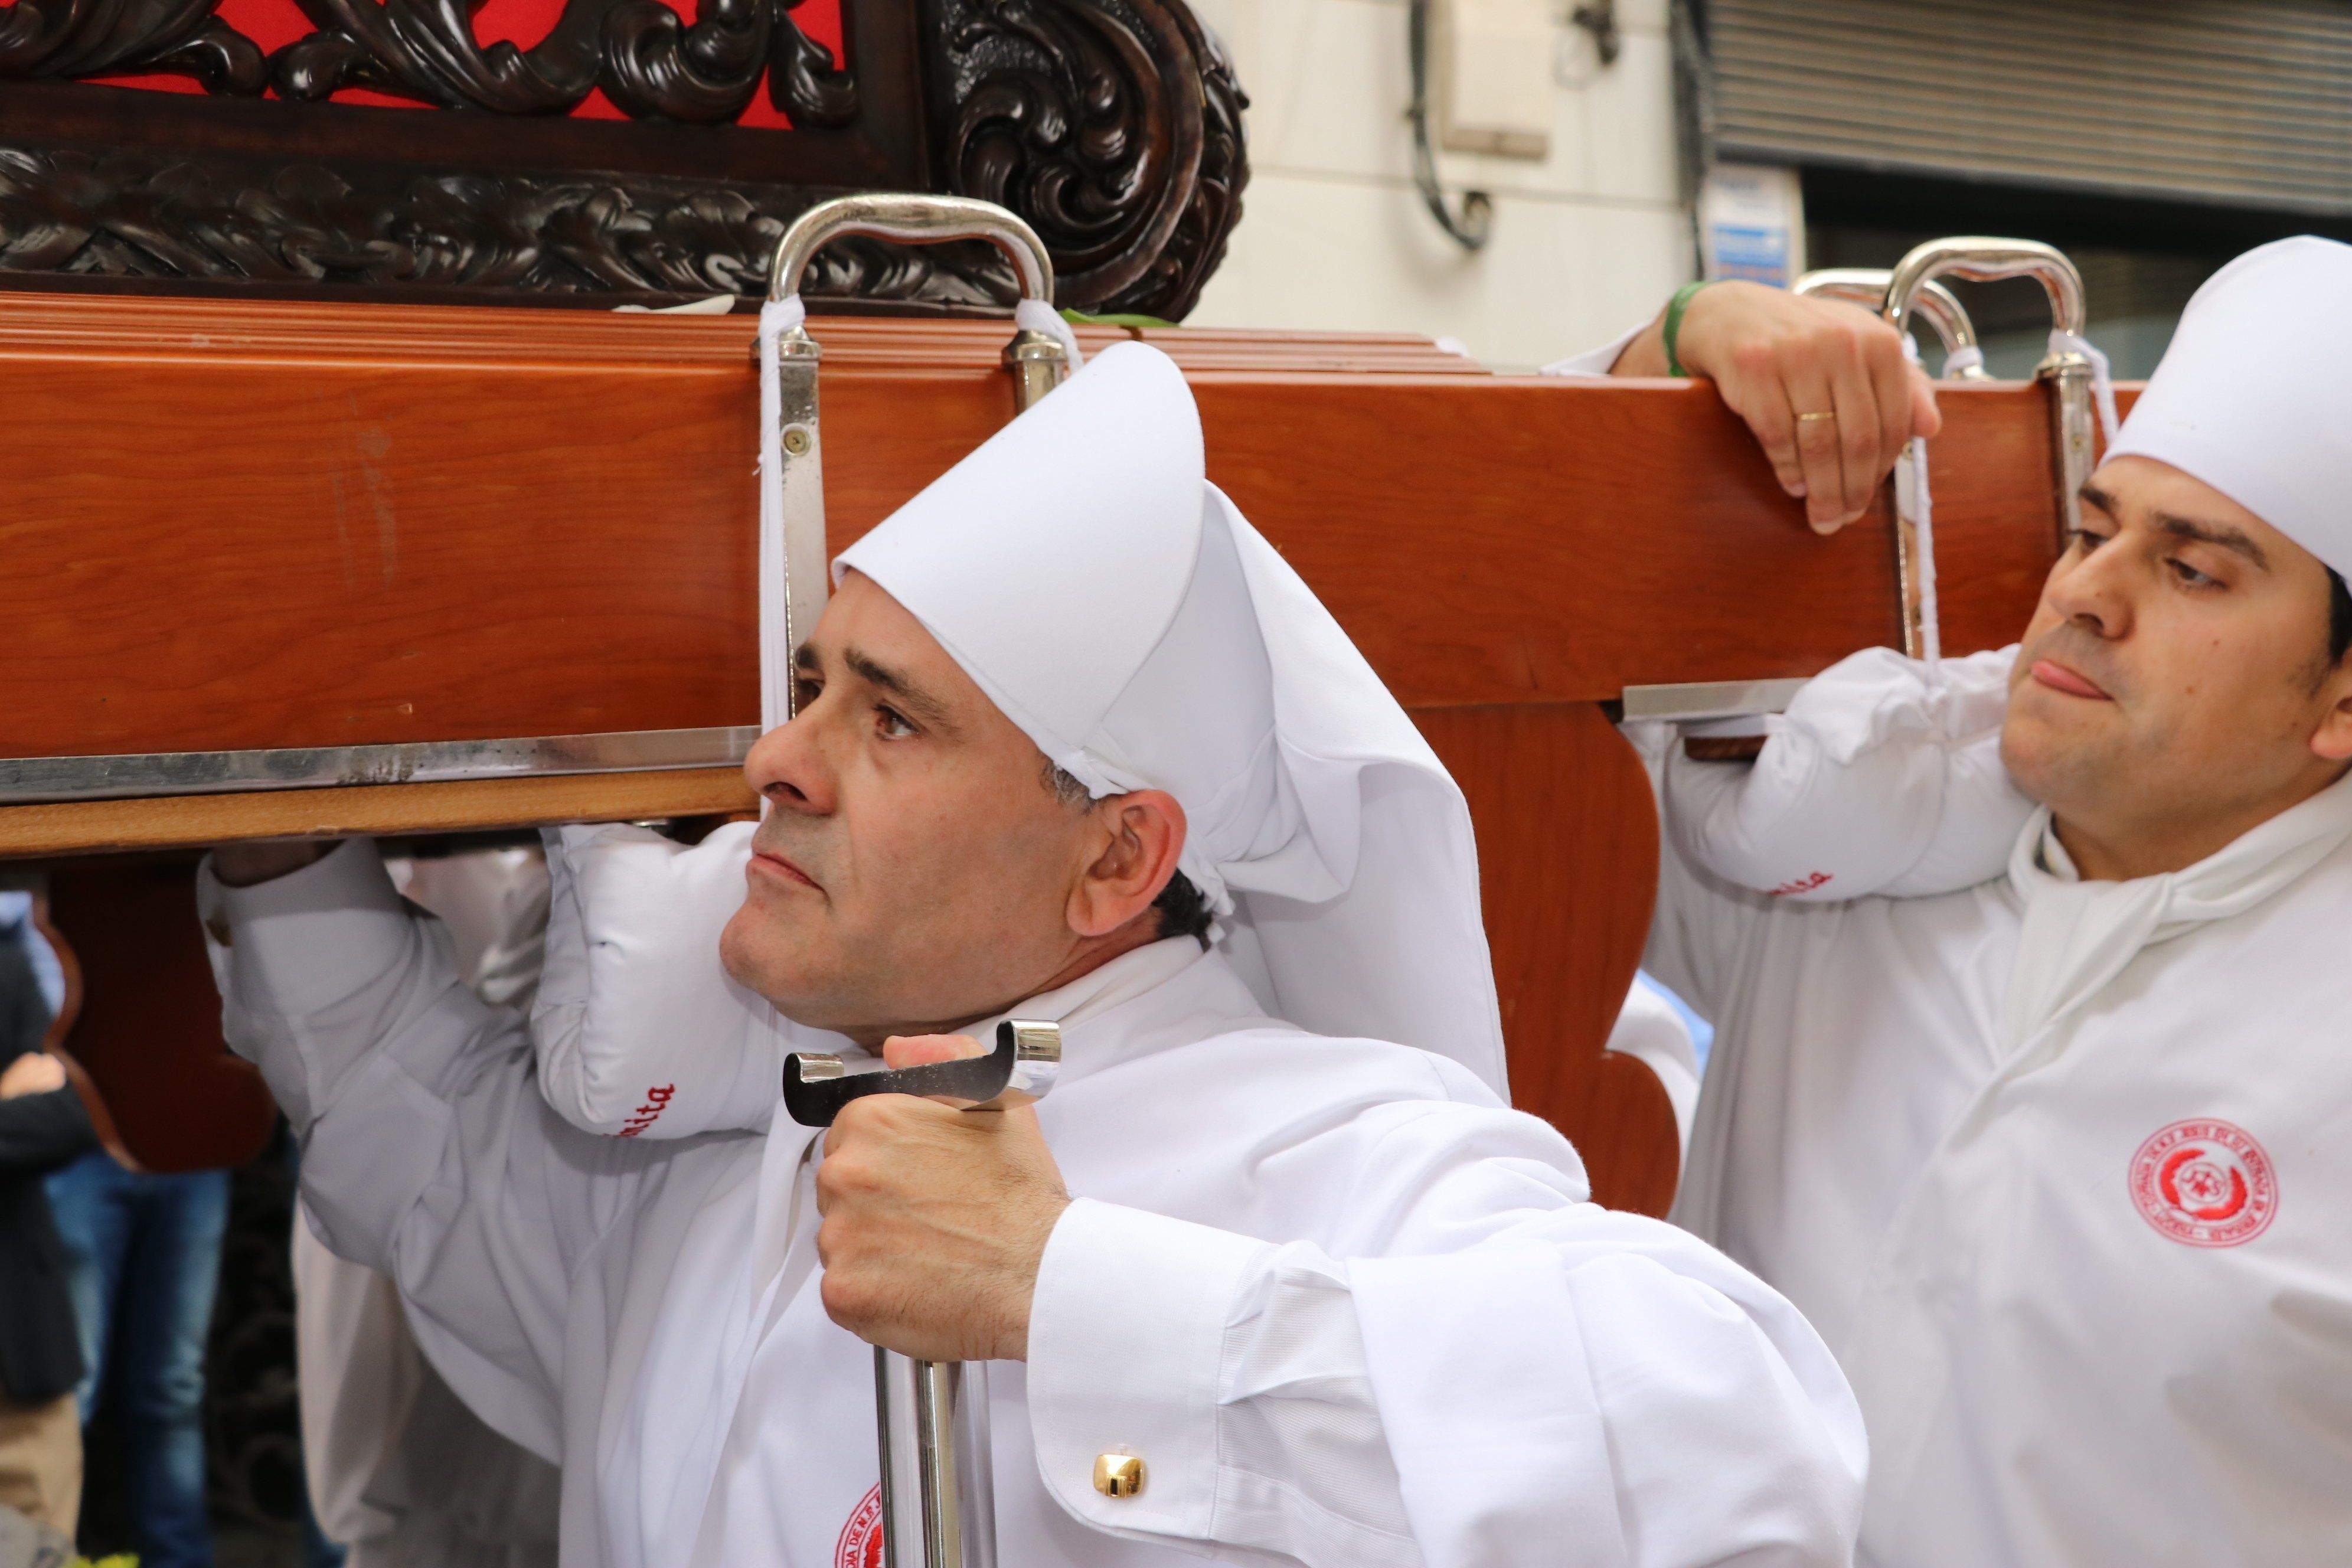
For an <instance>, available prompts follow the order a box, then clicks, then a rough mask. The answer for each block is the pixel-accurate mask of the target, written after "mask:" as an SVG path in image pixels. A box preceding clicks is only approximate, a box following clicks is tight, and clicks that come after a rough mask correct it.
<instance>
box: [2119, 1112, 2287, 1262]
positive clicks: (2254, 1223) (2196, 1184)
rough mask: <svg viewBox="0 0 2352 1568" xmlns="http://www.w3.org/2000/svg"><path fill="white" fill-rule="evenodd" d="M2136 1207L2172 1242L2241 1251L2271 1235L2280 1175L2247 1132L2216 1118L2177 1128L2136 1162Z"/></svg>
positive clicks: (2152, 1142)
mask: <svg viewBox="0 0 2352 1568" xmlns="http://www.w3.org/2000/svg"><path fill="white" fill-rule="evenodd" d="M2131 1193H2132V1202H2133V1203H2135V1204H2137V1205H2139V1212H2140V1214H2141V1215H2143V1216H2145V1217H2146V1219H2147V1223H2148V1224H2150V1225H2152V1226H2156V1228H2157V1229H2158V1230H2159V1231H2161V1232H2162V1233H2163V1234H2165V1235H2166V1236H2168V1237H2171V1238H2172V1239H2173V1240H2175V1241H2178V1242H2181V1243H2183V1244H2185V1245H2187V1246H2189V1247H2235V1246H2237V1245H2238V1244H2239V1243H2240V1242H2242V1241H2252V1239H2253V1238H2254V1237H2258V1236H2260V1235H2262V1233H2263V1231H2265V1230H2267V1229H2269V1228H2270V1223H2271V1221H2272V1219H2273V1217H2275V1216H2276V1215H2277V1214H2278V1173H2277V1171H2276V1170H2275V1169H2274V1168H2273V1166H2272V1164H2271V1157H2270V1156H2269V1155H2268V1154H2266V1153H2264V1152H2263V1146H2262V1145H2261V1144H2259V1143H2257V1142H2254V1140H2253V1135H2252V1134H2251V1133H2249V1132H2247V1131H2245V1130H2244V1129H2242V1128H2239V1127H2232V1126H2231V1124H2230V1123H2228V1122H2226V1121H2214V1120H2212V1119H2211V1118H2210V1117H2203V1118H2199V1119H2197V1120H2194V1121H2176V1122H2174V1123H2173V1124H2172V1125H2171V1126H2169V1127H2167V1128H2165V1129H2163V1130H2162V1131H2159V1132H2158V1133H2157V1134H2156V1136H2154V1137H2153V1138H2150V1139H2149V1140H2148V1141H2147V1142H2145V1143H2143V1144H2141V1145H2140V1146H2139V1152H2138V1153H2137V1154H2134V1155H2133V1156H2132V1165H2131Z"/></svg>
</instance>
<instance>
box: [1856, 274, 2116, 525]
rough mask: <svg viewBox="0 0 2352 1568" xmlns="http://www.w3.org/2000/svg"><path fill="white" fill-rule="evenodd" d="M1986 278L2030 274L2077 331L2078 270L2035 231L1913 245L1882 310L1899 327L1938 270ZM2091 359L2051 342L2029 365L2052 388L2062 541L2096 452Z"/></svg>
mask: <svg viewBox="0 0 2352 1568" xmlns="http://www.w3.org/2000/svg"><path fill="white" fill-rule="evenodd" d="M1941 277H1954V278H1966V279H1970V280H1971V281H1974V282H1990V281H1992V280H1994V279H2001V278H2031V279H2033V280H2034V281H2035V282H2037V283H2039V284H2041V285H2042V292H2043V293H2044V294H2046V295H2048V296H2049V299H2050V321H2051V325H2052V326H2053V327H2054V328H2055V329H2056V330H2058V331H2062V332H2068V333H2072V334H2073V335H2074V336H2076V337H2080V336H2081V335H2082V333H2083V328H2084V323H2085V320H2086V316H2085V312H2084V303H2083V275H2082V273H2081V272H2079V271H2078V270H2076V269H2075V267H2074V263H2073V262H2072V261H2069V260H2067V259H2066V255H2065V252H2063V251H2062V250H2060V249H2059V248H2058V247H2055V246H2051V245H2044V244H2042V242H2041V241H2040V240H2036V239H1993V238H1988V237H1984V236H1981V235H1959V236H1955V237H1952V238H1949V239H1931V240H1929V241H1927V243H1926V244H1924V245H1919V246H1915V247H1913V248H1912V250H1911V252H1910V254H1909V255H1907V256H1906V257H1904V258H1903V259H1902V260H1900V261H1898V262H1896V263H1895V276H1894V278H1893V279H1890V280H1889V281H1888V283H1887V285H1886V303H1885V307H1884V308H1883V309H1882V310H1881V312H1880V313H1881V314H1883V315H1884V316H1885V318H1886V320H1887V321H1891V322H1893V323H1894V324H1895V327H1896V328H1897V329H1898V330H1900V329H1902V328H1904V327H1905V326H1906V325H1907V324H1908V323H1909V321H1910V317H1911V311H1912V310H1913V309H1914V308H1915V307H1916V306H1917V303H1918V300H1919V295H1920V291H1921V289H1923V288H1924V287H1925V286H1926V285H1927V282H1928V281H1929V280H1930V279H1936V278H1941ZM2094 374H2095V367H2094V366H2093V365H2092V363H2091V362H2090V361H2089V360H2088V359H2087V358H2085V357H2084V355H2083V354H2081V353H2076V352H2074V351H2073V350H2071V349H2063V348H2055V349H2053V350H2052V351H2051V352H2050V353H2047V354H2045V355H2043V356H2042V363H2040V364H2037V365H2035V366H2034V367H2033V379H2034V380H2036V381H2046V382H2048V383H2050V384H2051V386H2052V387H2053V390H2054V391H2055V393H2056V396H2055V397H2054V398H2053V400H2052V403H2051V416H2050V418H2051V437H2052V445H2053V448H2054V450H2055V454H2056V455H2055V458H2054V461H2053V468H2055V470H2056V471H2055V473H2054V474H2053V476H2052V478H2053V481H2054V482H2055V483H2056V485H2057V488H2058V542H2059V544H2060V547H2061V548H2063V546H2064V543H2065V541H2066V540H2067V539H2068V538H2069V537H2070V536H2071V535H2072V534H2073V533H2074V530H2075V529H2076V528H2077V527H2078V526H2079V525H2080V523H2081V521H2082V503H2081V501H2080V500H2079V499H2078V498H2079V494H2080V492H2081V490H2082V489H2083V486H2084V483H2085V482H2086V481H2087V480H2088V479H2090V477H2091V468H2092V464H2093V461H2094V459H2095V456H2096V450H2097V447H2096V437H2095V436H2094V434H2093V432H2094V431H2095V429H2096V427H2097V416H2096V411H2095V408H2094V405H2093V403H2092V378H2093V376H2094Z"/></svg>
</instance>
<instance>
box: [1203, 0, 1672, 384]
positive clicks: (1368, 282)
mask: <svg viewBox="0 0 2352 1568" xmlns="http://www.w3.org/2000/svg"><path fill="white" fill-rule="evenodd" d="M1192 3H1193V7H1194V9H1195V10H1197V11H1198V12H1199V13H1200V15H1201V16H1202V20H1204V21H1205V22H1207V23H1208V24H1209V25H1210V26H1212V27H1214V28H1215V29H1216V30H1217V31H1218V33H1219V34H1220V35H1222V36H1223V38H1224V40H1225V43H1226V45H1227V46H1228V47H1230V48H1231V49H1232V50H1233V54H1234V66H1235V68H1236V69H1237V70H1238V72H1239V73H1240V76H1241V80H1242V85H1243V87H1244V89H1247V90H1248V92H1249V95H1250V100H1251V107H1250V110H1249V111H1248V114H1247V115H1246V117H1245V121H1244V123H1245V124H1246V125H1247V127H1248V132H1249V140H1250V163H1251V169H1252V174H1251V177H1250V184H1249V189H1248V191H1247V192H1246V194H1245V195H1244V197H1243V213H1242V221H1241V225H1240V226H1239V228H1238V229H1236V230H1235V231H1234V240H1233V247H1232V250H1231V252H1230V254H1229V255H1228V256H1227V258H1226V260H1225V264H1224V266H1223V268H1222V269H1221V270H1220V271H1219V272H1218V273H1217V275H1216V277H1215V278H1214V279H1212V280H1211V281H1210V284H1209V287H1208V291H1207V293H1206V294H1205V295H1204V296H1203V297H1202V301H1201V305H1200V308H1199V309H1198V310H1195V311H1194V312H1193V314H1192V318H1191V319H1192V321H1195V322H1199V323H1201V324H1203V325H1215V326H1250V327H1306V328H1330V329H1349V328H1363V329H1389V330H1403V331H1422V332H1427V333H1429V334H1431V335H1433V336H1442V335H1451V336H1454V337H1457V338H1460V339H1461V340H1462V341H1463V342H1465V343H1467V344H1468V345H1469V347H1470V349H1471V352H1472V353H1475V354H1477V355H1478V356H1479V358H1481V359H1483V360H1485V361H1486V362H1487V363H1490V364H1493V365H1496V367H1498V368H1501V367H1526V366H1528V365H1532V364H1536V363H1540V362H1542V361H1544V360H1547V359H1552V358H1557V357H1558V356H1559V355H1561V354H1564V353H1572V352H1574V351H1575V350H1578V349H1581V348H1585V347H1588V346H1590V345H1591V344H1592V343H1594V342H1600V341H1601V340H1603V339H1605V338H1608V337H1611V336H1613V335H1614V334H1615V333H1617V332H1618V331H1622V330H1623V329H1624V328H1625V327H1628V326H1630V325H1632V324H1633V323H1634V322H1636V321H1641V320H1643V319H1645V318H1647V317H1648V316H1650V315H1652V314H1654V312H1655V311H1656V310H1657V308H1658V305H1659V303H1660V301H1662V300H1664V297H1665V296H1666V295H1667V294H1668V293H1670V292H1671V291H1672V290H1673V289H1675V286H1676V285H1678V284H1680V283H1682V282H1683V281H1684V280H1685V279H1687V278H1689V277H1690V276H1691V271H1692V268H1693V265H1694V259H1693V257H1692V253H1691V243H1690V220H1689V215H1688V213H1687V211H1686V210H1685V208H1684V207H1682V206H1681V205H1679V204H1678V203H1677V201H1676V199H1675V198H1676V190H1675V121H1674V107H1673V86H1672V77H1671V63H1670V57H1669V52H1668V48H1667V43H1666V15H1665V13H1666V0H1618V5H1617V12H1618V17H1619V27H1620V29H1621V30H1622V34H1623V36H1624V48H1623V52H1622V53H1621V54H1620V55H1619V56H1618V58H1617V62H1616V63H1615V64H1614V65H1612V66H1610V67H1608V68H1601V65H1600V64H1599V61H1598V60H1597V58H1595V57H1594V55H1593V52H1592V47H1591V39H1590V38H1589V37H1588V36H1587V35H1585V34H1584V33H1583V32H1582V31H1581V30H1571V31H1570V32H1568V33H1567V35H1566V36H1567V37H1568V38H1569V39H1570V43H1569V45H1568V46H1567V47H1568V50H1569V53H1568V55H1567V56H1566V58H1565V59H1564V61H1563V66H1564V68H1563V70H1562V72H1561V74H1562V75H1564V76H1567V77H1570V79H1573V80H1574V81H1576V82H1577V83H1578V84H1579V85H1572V86H1561V87H1560V88H1559V89H1558V96H1557V108H1556V111H1555V116H1554V121H1553V127H1552V142H1551V151H1550V153H1549V156H1547V157H1546V158H1544V159H1542V160H1540V161H1538V160H1534V159H1518V158H1499V157H1481V156H1473V155H1470V154H1466V153H1445V152H1443V151H1441V152H1440V153H1439V155H1438V167H1439V170H1440V173H1441V174H1442V175H1443V177H1444V181H1445V184H1446V185H1447V187H1448V189H1449V190H1450V191H1452V192H1453V193H1454V195H1456V196H1457V197H1458V195H1459V193H1460V192H1461V191H1462V190H1463V189H1464V188H1465V187H1467V186H1473V185H1475V186H1477V187H1479V188H1481V189H1484V190H1486V191H1488V192H1490V193H1492V195H1494V198H1495V215H1494V236H1493V238H1492V239H1491V240H1490V241H1489V242H1488V244H1487V247H1486V249H1485V250H1483V251H1481V252H1479V253H1478V254H1476V255H1475V256H1474V255H1471V254H1468V253H1466V252H1465V251H1464V250H1462V249H1461V247H1458V246H1456V245H1455V244H1454V242H1453V241H1452V240H1451V239H1449V238H1447V237H1445V235H1444V233H1443V232H1442V231H1441V230H1440V229H1439V228H1438V226H1437V224H1436V222H1435V220H1434V219H1433V218H1432V217H1431V216H1430V215H1429V214H1428V212H1427V211H1426V210H1425V209H1423V206H1422V204H1421V198H1420V196H1419V195H1418V194H1417V193H1416V192H1415V191H1414V189H1413V184H1412V132H1411V130H1410V128H1409V127H1408V126H1407V125H1406V123H1405V120H1404V107H1405V101H1406V99H1407V96H1408V89H1407V81H1406V71H1405V6H1404V4H1403V0H1192ZM1562 9H1563V11H1564V10H1565V9H1566V7H1565V6H1563V7H1562Z"/></svg>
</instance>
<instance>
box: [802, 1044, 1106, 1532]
mask: <svg viewBox="0 0 2352 1568" xmlns="http://www.w3.org/2000/svg"><path fill="white" fill-rule="evenodd" d="M1061 1062H1062V1029H1061V1026H1060V1025H1058V1024H1045V1023H1031V1022H1027V1021H1024V1020H1022V1019H1018V1018H1015V1019H1011V1020H1008V1021H1007V1022H1005V1023H1002V1024H999V1025H998V1026H996V1047H995V1049H994V1050H992V1051H991V1052H990V1053H989V1054H988V1055H986V1056H984V1057H968V1058H962V1059H960V1060H957V1061H948V1062H933V1063H930V1064H928V1065H926V1066H922V1067H911V1068H888V1069H886V1070H883V1071H880V1072H866V1073H855V1074H853V1073H850V1072H848V1071H846V1070H845V1067H844V1064H843V1062H842V1059H841V1058H839V1057H837V1056H833V1055H830V1054H827V1053H824V1052H818V1051H795V1052H794V1053H793V1054H792V1055H791V1056H789V1057H787V1058H784V1109H785V1110H786V1111H788V1112H789V1113H790V1114H791V1116H792V1118H793V1121H797V1122H799V1123H801V1124H802V1125H803V1126H805V1127H830V1126H832V1125H833V1121H834V1118H835V1117H836V1116H838V1115H840V1114H841V1111H842V1109H843V1107H845V1106H846V1105H848V1104H849V1102H850V1101H851V1100H859V1099H863V1098H865V1097H866V1096H867V1095H874V1094H919V1095H926V1096H929V1097H931V1098H934V1099H946V1100H951V1101H954V1102H956V1103H958V1104H959V1105H960V1106H961V1109H963V1110H968V1111H989V1110H1004V1109H1006V1108H1007V1107H1010V1106H1014V1105H1025V1104H1030V1103H1033V1102H1034V1101H1036V1100H1040V1099H1042V1098H1044V1096H1045V1092H1046V1091H1047V1090H1048V1089H1052V1088H1053V1087H1054V1077H1055V1073H1056V1072H1057V1071H1058V1070H1059V1069H1060V1068H1061ZM874 1397H875V1407H876V1414H877V1416H878V1418H879V1425H880V1428H881V1456H882V1561H883V1562H884V1563H885V1564H886V1565H887V1568H918V1565H919V1568H995V1564H996V1490H995V1483H994V1477H993V1475H992V1472H991V1467H990V1461H989V1429H988V1363H985V1362H939V1361H914V1360H910V1359H909V1358H908V1357H906V1356H902V1355H898V1354H895V1353H894V1352H889V1351H886V1350H883V1349H880V1348H879V1347H877V1349H876V1350H875V1352H874Z"/></svg>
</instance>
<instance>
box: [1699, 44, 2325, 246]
mask: <svg viewBox="0 0 2352 1568" xmlns="http://www.w3.org/2000/svg"><path fill="white" fill-rule="evenodd" d="M1705 16H1706V47H1707V53H1708V56H1709V57H1710V59H1711V70H1710V72H1709V75H1710V78H1711V88H1712V93H1711V96H1712V99H1713V103H1712V110H1713V113H1712V120H1713V126H1712V131H1713V142H1714V149H1715V152H1716V153H1717V155H1719V156H1722V157H1727V158H1748V159H1761V160H1765V161H1769V162H1779V163H1812V164H1843V165H1846V166H1851V167H1864V168H1872V169H1884V170H1889V171H1895V172H1902V173H1929V174H1945V175H1955V176H1959V177H1962V178H1976V179H1989V180H1996V181H2000V182H2003V183H2008V184H2043V185H2053V186H2058V187H2061V188H2072V189H2080V190H2090V191H2099V192H2105V193H2111V194H2120V195H2136V196H2149V197H2158V198H2165V199H2170V200H2176V201H2177V200H2189V201H2201V202H2214V203H2221V204H2226V205H2231V206H2236V207H2254V208H2262V209H2267V210H2273V211H2281V212H2295V213H2311V214H2324V215H2331V216H2341V215H2347V214H2352V5H2345V4H2330V3H2326V0H1908V3H1896V0H1708V3H1707V4H1706V6H1705Z"/></svg>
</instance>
